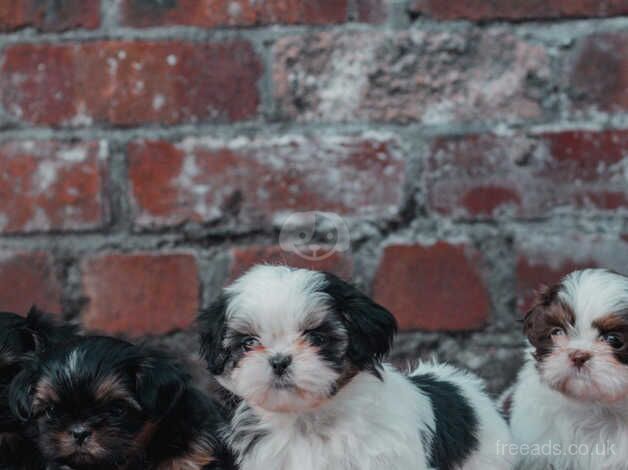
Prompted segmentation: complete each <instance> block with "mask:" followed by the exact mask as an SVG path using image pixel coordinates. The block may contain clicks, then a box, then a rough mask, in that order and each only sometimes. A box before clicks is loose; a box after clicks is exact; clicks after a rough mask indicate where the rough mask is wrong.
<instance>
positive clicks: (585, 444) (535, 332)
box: [505, 269, 628, 470]
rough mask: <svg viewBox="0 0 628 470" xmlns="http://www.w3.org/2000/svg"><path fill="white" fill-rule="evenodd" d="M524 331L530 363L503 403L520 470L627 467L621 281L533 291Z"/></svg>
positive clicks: (601, 274)
mask: <svg viewBox="0 0 628 470" xmlns="http://www.w3.org/2000/svg"><path fill="white" fill-rule="evenodd" d="M525 333H526V335H527V337H528V339H529V341H530V344H531V348H530V352H531V354H530V358H529V360H528V362H527V364H526V365H525V367H524V369H523V370H522V372H521V374H520V376H519V379H518V382H517V384H516V385H515V387H514V392H513V393H512V394H511V395H510V396H509V397H508V399H507V400H505V401H506V402H507V403H508V404H509V408H510V415H511V416H510V421H511V428H512V432H513V437H514V441H515V443H516V444H519V445H525V447H524V448H523V449H525V450H526V452H525V454H527V455H522V456H521V462H522V463H521V468H522V469H526V470H527V469H531V468H535V469H536V468H539V469H546V468H553V469H555V470H592V469H603V470H625V469H626V468H628V277H625V276H622V275H619V274H616V273H613V272H610V271H606V270H601V269H589V270H584V271H577V272H574V273H572V274H570V275H568V276H566V277H565V278H564V279H563V280H562V282H561V283H560V284H558V285H556V286H553V287H551V288H545V289H543V290H542V291H541V292H539V295H538V298H537V301H536V304H535V305H534V306H533V308H532V309H531V310H530V311H529V312H528V313H527V315H526V318H525ZM535 449H538V451H536V452H535V451H534V450H535ZM515 450H516V451H517V453H518V454H522V453H524V452H522V451H521V448H520V447H516V448H515Z"/></svg>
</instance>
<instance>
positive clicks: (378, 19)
mask: <svg viewBox="0 0 628 470" xmlns="http://www.w3.org/2000/svg"><path fill="white" fill-rule="evenodd" d="M388 1H389V0H356V2H357V3H356V9H357V20H358V21H361V22H364V23H382V22H384V21H385V20H386V16H387V14H386V9H387V3H388Z"/></svg>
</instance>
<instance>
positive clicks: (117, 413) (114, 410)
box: [109, 405, 126, 418]
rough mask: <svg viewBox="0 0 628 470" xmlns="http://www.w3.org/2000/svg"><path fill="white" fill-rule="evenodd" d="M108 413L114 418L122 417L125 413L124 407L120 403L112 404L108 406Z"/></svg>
mask: <svg viewBox="0 0 628 470" xmlns="http://www.w3.org/2000/svg"><path fill="white" fill-rule="evenodd" d="M109 414H110V415H111V416H113V417H114V418H122V417H123V416H124V415H126V408H125V407H124V406H122V405H118V406H112V407H111V408H109Z"/></svg>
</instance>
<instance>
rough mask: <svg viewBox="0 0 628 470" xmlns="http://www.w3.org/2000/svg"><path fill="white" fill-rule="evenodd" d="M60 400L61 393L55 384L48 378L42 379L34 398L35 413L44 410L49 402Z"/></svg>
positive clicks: (36, 388)
mask: <svg viewBox="0 0 628 470" xmlns="http://www.w3.org/2000/svg"><path fill="white" fill-rule="evenodd" d="M58 401H59V395H58V394H57V391H56V390H55V388H54V386H53V384H52V383H51V382H50V381H49V380H48V379H46V378H44V379H41V380H40V381H39V382H38V383H37V385H36V387H35V397H34V399H33V410H34V411H35V413H39V412H40V411H43V409H44V408H45V407H46V406H48V404H50V403H54V402H58Z"/></svg>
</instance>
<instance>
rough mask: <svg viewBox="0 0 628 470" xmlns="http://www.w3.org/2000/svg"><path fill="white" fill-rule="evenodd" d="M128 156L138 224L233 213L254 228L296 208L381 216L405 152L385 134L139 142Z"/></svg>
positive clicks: (399, 182) (398, 184)
mask: <svg viewBox="0 0 628 470" xmlns="http://www.w3.org/2000/svg"><path fill="white" fill-rule="evenodd" d="M128 158H129V177H130V181H131V192H132V203H133V208H134V217H135V223H136V224H137V225H139V226H143V227H149V226H164V225H165V226H172V225H177V224H180V223H184V222H187V221H192V222H201V223H203V222H216V221H220V220H222V219H225V218H227V217H232V218H236V219H237V222H238V225H239V226H254V227H257V228H259V226H260V224H262V225H264V224H270V223H273V221H276V220H278V219H280V218H282V217H283V216H285V215H286V214H289V213H292V212H294V211H331V212H336V213H339V214H342V215H349V216H354V215H355V216H362V215H371V214H375V215H379V216H386V215H391V214H394V213H395V212H396V210H397V207H398V206H399V204H400V203H401V201H402V196H403V191H402V186H403V179H404V168H405V167H404V159H403V155H402V153H401V151H400V149H399V147H398V144H397V143H396V140H395V139H393V138H392V137H389V136H380V137H378V136H354V137H322V136H320V137H304V136H300V135H292V136H285V137H281V138H258V139H252V140H249V139H246V138H239V139H235V140H231V141H223V140H214V139H195V138H189V139H186V140H184V141H182V142H179V143H170V142H165V141H138V142H134V143H131V144H130V145H129V148H128Z"/></svg>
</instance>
